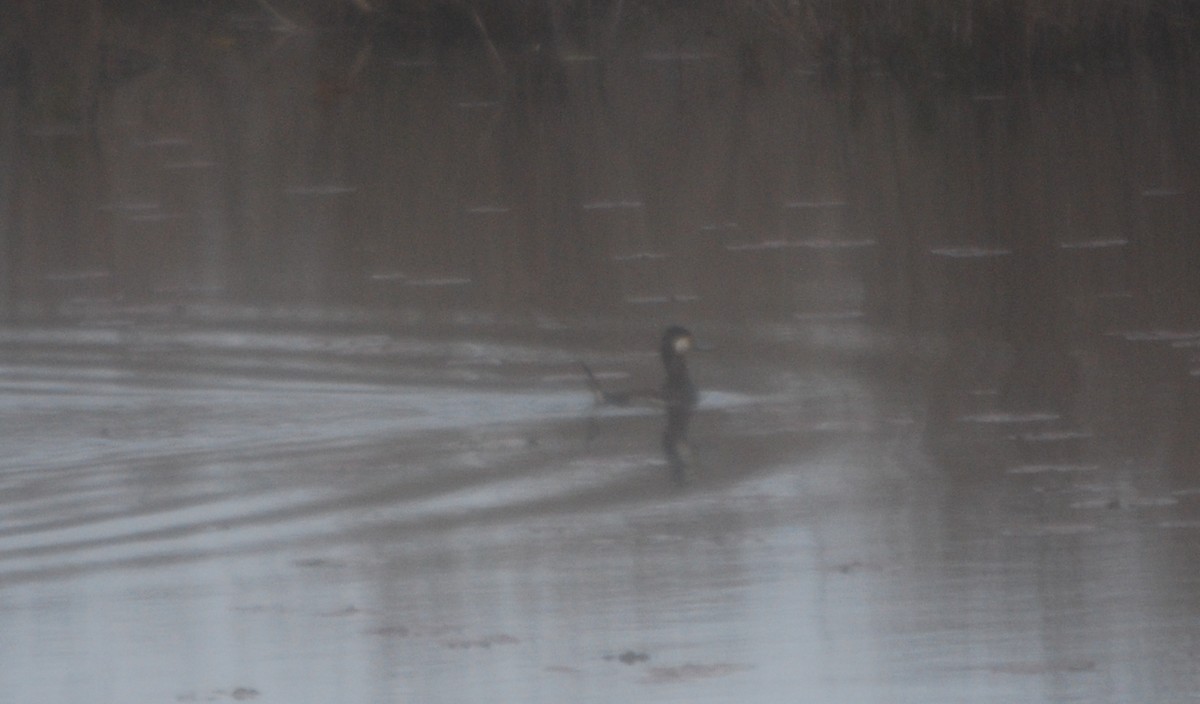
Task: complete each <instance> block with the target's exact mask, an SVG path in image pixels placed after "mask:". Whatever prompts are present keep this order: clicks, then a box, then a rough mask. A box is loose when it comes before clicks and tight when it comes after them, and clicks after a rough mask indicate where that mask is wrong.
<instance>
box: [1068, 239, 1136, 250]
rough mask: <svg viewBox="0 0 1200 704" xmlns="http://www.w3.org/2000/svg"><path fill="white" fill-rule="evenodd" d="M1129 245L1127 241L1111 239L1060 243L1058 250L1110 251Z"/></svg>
mask: <svg viewBox="0 0 1200 704" xmlns="http://www.w3.org/2000/svg"><path fill="white" fill-rule="evenodd" d="M1127 244H1129V240H1126V239H1121V238H1119V237H1113V238H1111V239H1100V240H1080V241H1078V242H1060V243H1059V244H1058V248H1059V249H1111V248H1113V247H1124V246H1126V245H1127Z"/></svg>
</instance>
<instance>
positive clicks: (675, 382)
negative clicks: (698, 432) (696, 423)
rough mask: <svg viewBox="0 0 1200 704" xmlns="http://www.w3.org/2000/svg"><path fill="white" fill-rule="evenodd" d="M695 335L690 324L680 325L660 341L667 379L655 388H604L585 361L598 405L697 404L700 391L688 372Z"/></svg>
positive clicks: (589, 384) (677, 405) (675, 406)
mask: <svg viewBox="0 0 1200 704" xmlns="http://www.w3.org/2000/svg"><path fill="white" fill-rule="evenodd" d="M695 344H696V341H695V338H694V337H692V333H691V332H689V331H688V329H687V328H685V327H682V326H680V325H672V326H670V327H668V328H667V329H666V330H665V331H664V332H663V336H662V343H661V344H660V345H659V355H660V356H661V357H662V363H663V370H664V371H665V372H666V379H664V380H663V385H662V388H661V389H660V390H658V391H657V392H655V391H641V392H639V391H605V390H604V389H602V388H600V382H599V381H597V379H596V375H595V374H593V373H592V370H591V368H590V367H588V365H586V364H583V365H582V366H583V371H584V373H585V374H586V375H587V381H588V387H589V388H590V389H591V390H592V394H593V395H594V396H595V397H596V404H597V405H608V406H637V405H663V406H666V407H667V408H687V409H692V408H695V406H696V401H697V400H698V398H699V395H698V394H697V393H696V387H695V385H694V384H692V377H691V375H690V374H688V367H687V353H688V352H690V351H691V349H692V348H693V347H694V346H695Z"/></svg>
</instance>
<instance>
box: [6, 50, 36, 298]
mask: <svg viewBox="0 0 1200 704" xmlns="http://www.w3.org/2000/svg"><path fill="white" fill-rule="evenodd" d="M0 72H2V73H3V75H0V88H3V89H4V93H9V94H11V93H16V96H17V99H16V100H4V101H2V102H0V105H3V106H4V107H3V111H2V112H0V163H3V164H5V169H4V172H3V173H0V317H8V316H10V315H12V313H13V310H14V308H15V306H16V303H17V299H18V291H19V284H18V280H19V276H20V264H21V243H22V240H23V235H24V227H23V222H22V221H23V219H24V218H23V213H22V210H21V203H22V202H23V201H24V199H23V198H21V197H19V196H18V193H19V192H20V189H21V187H22V183H23V182H24V180H25V148H24V142H23V140H24V138H25V134H26V131H27V129H28V124H27V123H28V113H29V107H30V106H29V98H30V96H31V94H32V86H31V85H30V75H29V55H28V53H26V52H25V50H24V49H23V48H16V49H15V50H14V51H12V52H11V53H10V55H9V56H6V57H5V58H4V66H3V68H0Z"/></svg>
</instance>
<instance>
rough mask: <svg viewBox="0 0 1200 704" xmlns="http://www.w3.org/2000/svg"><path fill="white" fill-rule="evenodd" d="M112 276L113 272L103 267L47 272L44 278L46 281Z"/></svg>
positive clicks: (88, 279)
mask: <svg viewBox="0 0 1200 704" xmlns="http://www.w3.org/2000/svg"><path fill="white" fill-rule="evenodd" d="M110 276H112V274H111V273H109V272H108V271H105V270H103V269H94V270H88V269H85V270H82V271H60V272H56V273H51V274H46V276H45V277H43V278H44V279H45V280H46V281H95V280H97V279H107V278H108V277H110Z"/></svg>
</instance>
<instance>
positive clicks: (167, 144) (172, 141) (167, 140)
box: [136, 137, 192, 149]
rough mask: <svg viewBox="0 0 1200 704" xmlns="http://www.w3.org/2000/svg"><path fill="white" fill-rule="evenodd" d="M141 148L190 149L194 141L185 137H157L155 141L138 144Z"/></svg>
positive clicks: (144, 141)
mask: <svg viewBox="0 0 1200 704" xmlns="http://www.w3.org/2000/svg"><path fill="white" fill-rule="evenodd" d="M136 144H137V146H139V147H147V148H150V149H170V148H174V147H190V146H192V140H190V139H187V138H185V137H156V138H155V139H145V140H142V141H140V142H137V143H136Z"/></svg>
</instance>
